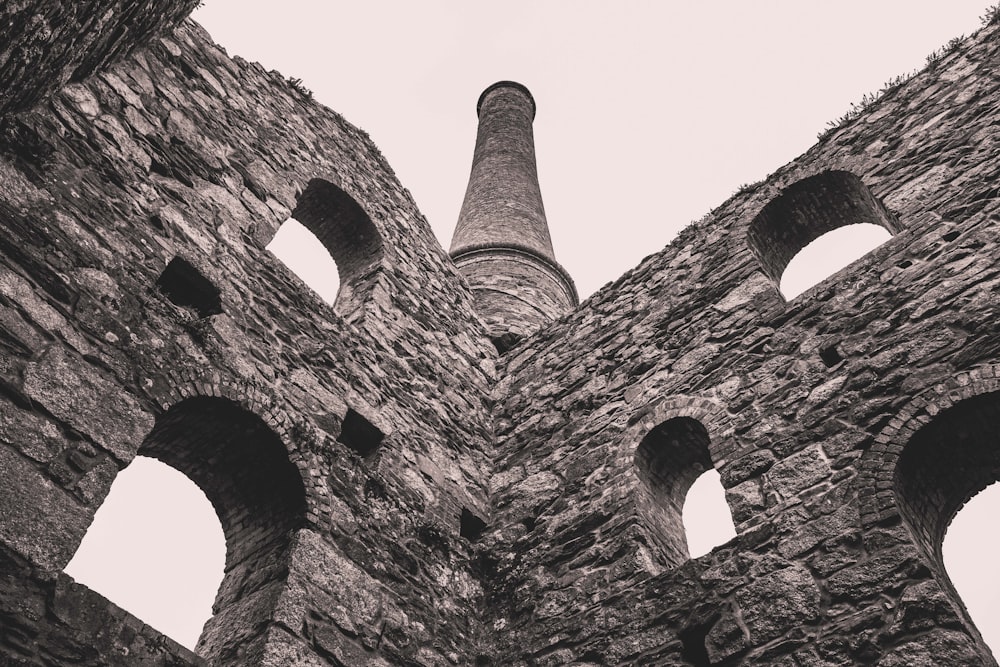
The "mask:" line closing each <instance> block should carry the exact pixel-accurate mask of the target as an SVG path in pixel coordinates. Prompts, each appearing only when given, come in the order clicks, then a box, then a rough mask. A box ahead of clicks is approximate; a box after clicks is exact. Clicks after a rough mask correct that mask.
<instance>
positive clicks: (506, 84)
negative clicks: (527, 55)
mask: <svg viewBox="0 0 1000 667" xmlns="http://www.w3.org/2000/svg"><path fill="white" fill-rule="evenodd" d="M498 88H513V89H514V90H517V91H519V92H520V93H522V94H523V95H524V96H525V97H527V98H528V101H529V102H531V120H535V112H536V111H537V109H538V107H536V106H535V98H534V97H532V96H531V91H530V90H528V89H527V88H525V87H524V85H523V84H520V83H518V82H517V81H497V82H496V83H494V84H493V85H492V86H490V87H489V88H487V89H486V90H484V91H483V92H482V94H480V95H479V101H478V102H476V115H477V116H480V115H481V114H482V112H483V102H485V101H486V96H487V95H489V94H490V93H492V92H493V91H494V90H496V89H498Z"/></svg>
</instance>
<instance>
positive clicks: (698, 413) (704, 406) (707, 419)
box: [622, 394, 732, 467]
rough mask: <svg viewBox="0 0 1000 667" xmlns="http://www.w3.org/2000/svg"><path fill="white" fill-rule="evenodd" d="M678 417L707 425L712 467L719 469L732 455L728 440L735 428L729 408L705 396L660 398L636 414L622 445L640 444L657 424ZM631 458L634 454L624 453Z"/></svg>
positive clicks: (680, 395) (631, 420) (679, 395)
mask: <svg viewBox="0 0 1000 667" xmlns="http://www.w3.org/2000/svg"><path fill="white" fill-rule="evenodd" d="M676 417H688V418H691V419H697V420H698V421H699V422H701V423H702V425H704V427H705V429H706V430H707V431H708V433H709V435H710V436H712V437H710V444H709V446H708V451H709V454H710V455H711V457H712V465H713V466H716V467H717V466H719V465H721V464H722V463H723V461H724V459H725V457H726V455H727V454H728V453H729V447H728V446H727V442H726V440H727V439H728V437H729V435H730V434H731V431H732V429H731V427H730V426H729V423H728V422H729V420H728V417H727V415H726V410H725V408H724V407H723V406H722V405H721V404H720V403H717V402H715V401H713V400H712V399H709V398H703V397H701V396H686V395H682V394H674V395H671V396H665V397H663V398H660V399H657V400H655V401H653V402H652V403H650V404H648V405H646V406H645V407H643V408H642V409H641V410H638V411H637V412H636V413H634V414H633V415H632V417H631V419H629V425H628V428H627V429H626V430H625V432H624V433H623V435H622V442H631V441H633V440H634V441H635V442H638V441H639V440H641V439H642V438H643V437H645V434H646V433H649V432H650V431H651V430H652V429H653V428H655V427H656V425H657V424H661V423H663V422H665V421H667V420H669V419H674V418H676ZM623 456H624V457H626V458H629V459H630V458H631V452H625V453H623Z"/></svg>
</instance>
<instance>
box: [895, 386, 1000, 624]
mask: <svg viewBox="0 0 1000 667" xmlns="http://www.w3.org/2000/svg"><path fill="white" fill-rule="evenodd" d="M998 424H1000V392H992V393H987V394H981V395H978V396H973V397H971V398H967V399H965V400H962V401H959V402H958V403H956V404H955V405H953V406H951V407H949V408H947V409H945V410H942V411H941V412H939V413H937V414H936V415H935V416H934V417H933V418H932V419H931V421H929V422H927V423H926V424H924V425H923V426H922V427H921V428H920V429H919V430H918V431H917V432H916V433H914V434H913V436H912V437H911V438H910V439H909V441H908V442H907V443H906V446H905V447H904V448H903V451H902V452H901V454H900V456H899V460H898V462H897V464H896V467H895V471H894V474H893V493H894V495H895V498H896V505H897V507H898V508H899V513H900V515H901V517H902V519H903V522H904V523H905V524H906V526H907V527H908V528H909V530H910V533H911V535H912V536H913V539H914V542H915V543H916V544H917V546H918V547H919V548H920V549H921V551H922V552H923V553H924V555H925V557H926V560H927V563H928V565H929V566H930V568H931V570H932V571H933V572H934V573H935V575H936V578H937V580H938V582H939V583H940V584H941V585H942V587H943V588H944V589H945V590H947V591H949V592H950V593H951V595H952V596H953V597H954V602H955V605H954V606H955V608H956V609H960V610H961V611H962V613H963V614H964V615H965V620H966V622H967V623H968V626H969V630H970V632H971V634H972V636H973V637H976V636H978V634H979V633H978V629H977V628H976V627H975V625H974V624H973V622H972V619H971V618H970V617H969V615H968V614H969V612H968V611H966V608H965V606H964V605H962V604H960V598H959V594H958V592H957V591H956V590H955V585H954V583H953V581H952V579H951V578H950V576H949V573H950V572H953V571H954V570H952V569H946V568H945V563H944V558H943V543H944V537H945V533H946V531H948V527H949V525H950V524H951V522H952V520H953V519H954V518H955V517H956V515H957V514H958V512H959V510H960V509H961V508H962V507H963V506H964V505H965V504H966V502H968V501H969V500H970V499H972V498H973V497H974V496H976V495H977V494H979V493H980V492H981V491H982V490H983V489H986V488H987V487H988V486H990V485H991V484H993V483H994V482H997V481H998V479H1000V448H997V446H996V442H997V435H996V431H997V425H998ZM995 494H996V491H995V490H992V489H991V491H990V493H989V494H984V495H985V496H986V498H987V499H990V498H995ZM987 502H988V501H987ZM977 504H978V503H977ZM995 516H996V514H995V512H994V513H993V515H992V516H991V517H990V521H989V523H988V524H987V525H990V524H992V523H993V517H995ZM959 534H960V533H959ZM986 547H987V545H985V544H984V542H983V526H982V525H980V526H979V528H978V531H977V534H976V535H975V537H974V541H973V542H972V544H971V545H970V544H966V545H965V546H964V547H963V549H964V550H965V551H976V550H982V551H987V552H989V554H990V555H994V554H993V552H992V550H991V549H988V548H986ZM991 561H992V562H991V564H990V567H992V568H993V569H995V558H992V559H991ZM978 585H980V586H982V582H979V584H978Z"/></svg>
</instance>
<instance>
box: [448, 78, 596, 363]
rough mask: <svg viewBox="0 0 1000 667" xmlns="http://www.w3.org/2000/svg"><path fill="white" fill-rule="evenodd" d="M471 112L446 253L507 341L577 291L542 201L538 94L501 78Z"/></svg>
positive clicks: (556, 311)
mask: <svg viewBox="0 0 1000 667" xmlns="http://www.w3.org/2000/svg"><path fill="white" fill-rule="evenodd" d="M476 113H477V115H478V116H479V131H478V132H477V134H476V151H475V154H474V156H473V158H472V173H471V174H470V175H469V187H468V188H467V189H466V191H465V201H464V202H463V203H462V211H461V213H459V216H458V224H457V225H456V227H455V233H454V235H453V236H452V239H451V257H452V259H453V260H454V262H455V265H456V266H457V267H458V269H459V271H460V272H461V273H462V275H464V276H465V278H466V279H467V280H468V281H469V285H470V286H471V287H472V291H473V293H474V295H475V297H476V309H477V311H478V312H479V315H480V317H482V319H483V321H484V322H485V323H486V325H487V327H488V328H489V331H490V335H491V337H492V338H493V339H494V342H497V341H498V340H500V339H501V338H502V339H503V340H505V341H510V340H512V339H516V338H518V337H521V336H524V335H528V334H530V333H532V332H534V331H536V330H538V329H539V328H540V327H541V326H542V325H544V324H545V323H547V322H549V321H551V320H554V319H556V318H557V317H559V316H560V315H562V314H563V313H566V312H568V311H569V310H570V309H571V308H573V307H575V306H576V305H577V303H578V297H577V294H576V287H575V285H574V284H573V279H572V278H571V277H570V276H569V274H568V273H566V270H565V269H563V268H562V267H561V266H559V264H558V262H556V258H555V253H554V252H553V250H552V239H551V237H550V235H549V224H548V221H547V220H546V218H545V208H544V207H543V206H542V193H541V190H540V189H539V187H538V170H537V167H536V164H535V138H534V134H533V131H532V122H533V121H534V118H535V99H534V98H533V97H532V96H531V93H530V92H528V89H527V88H525V87H524V86H522V85H521V84H519V83H515V82H513V81H499V82H497V83H494V84H493V85H492V86H490V87H489V88H487V89H486V90H484V91H483V93H482V95H480V96H479V102H478V103H477V104H476ZM497 347H498V349H500V348H502V347H503V345H501V344H498V345H497Z"/></svg>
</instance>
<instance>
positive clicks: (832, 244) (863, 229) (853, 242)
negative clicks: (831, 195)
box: [779, 223, 892, 299]
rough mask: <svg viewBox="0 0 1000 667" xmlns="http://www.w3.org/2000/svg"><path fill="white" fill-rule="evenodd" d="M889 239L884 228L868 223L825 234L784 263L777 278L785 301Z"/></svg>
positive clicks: (848, 226)
mask: <svg viewBox="0 0 1000 667" xmlns="http://www.w3.org/2000/svg"><path fill="white" fill-rule="evenodd" d="M891 238H892V234H890V233H889V231H888V230H887V229H886V228H885V227H880V226H879V225H872V224H868V223H861V224H857V225H847V226H846V227H840V228H839V229H834V230H833V231H831V232H827V233H826V234H823V235H822V236H820V237H819V238H818V239H816V240H815V241H813V242H811V243H810V244H809V245H807V246H806V247H805V248H803V249H802V250H801V251H800V252H799V253H798V254H797V255H795V257H793V258H792V260H791V261H790V262H788V266H787V267H786V268H785V272H784V273H782V274H781V286H780V288H779V289H780V290H781V293H782V294H783V295H784V296H785V298H786V299H794V298H795V297H797V296H798V295H799V294H802V293H803V292H805V291H806V290H807V289H809V288H810V287H812V286H813V285H818V284H819V283H821V282H823V281H824V280H826V279H827V278H829V277H830V276H832V275H833V274H835V273H836V272H837V271H840V270H841V269H843V268H844V267H846V266H849V265H850V264H852V263H854V262H856V261H857V260H859V259H861V258H862V257H864V256H865V255H867V254H868V253H870V252H871V251H872V250H874V249H875V248H877V247H879V246H880V245H882V244H883V243H885V242H886V241H888V240H889V239H891Z"/></svg>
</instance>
